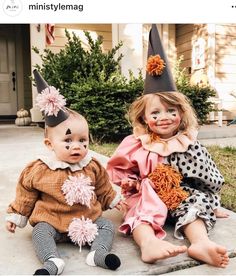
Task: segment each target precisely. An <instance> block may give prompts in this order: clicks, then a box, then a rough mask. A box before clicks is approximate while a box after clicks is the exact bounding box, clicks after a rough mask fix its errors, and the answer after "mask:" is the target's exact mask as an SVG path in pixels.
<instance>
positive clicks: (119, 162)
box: [107, 135, 163, 185]
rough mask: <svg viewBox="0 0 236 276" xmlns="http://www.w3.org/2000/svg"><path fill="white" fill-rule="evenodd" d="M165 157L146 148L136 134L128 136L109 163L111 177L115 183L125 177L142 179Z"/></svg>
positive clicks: (108, 169) (108, 168) (118, 182)
mask: <svg viewBox="0 0 236 276" xmlns="http://www.w3.org/2000/svg"><path fill="white" fill-rule="evenodd" d="M162 161H163V157H161V156H159V155H158V154H157V153H154V152H151V151H149V150H145V149H144V148H143V147H142V144H141V141H140V140H139V139H136V138H135V137H134V135H130V136H127V137H126V138H125V139H124V140H123V141H122V142H121V144H120V145H119V146H118V148H117V149H116V151H115V153H114V155H113V156H112V157H111V158H110V160H109V161H108V164H107V171H108V174H109V177H110V179H111V180H112V181H113V182H114V183H115V184H118V185H119V184H120V181H121V180H122V179H125V178H132V179H137V180H140V181H141V180H142V179H143V178H145V177H147V176H148V174H149V173H151V172H152V171H153V170H154V169H155V168H156V166H157V164H158V163H160V162H161V163H162Z"/></svg>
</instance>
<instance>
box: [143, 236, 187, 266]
mask: <svg viewBox="0 0 236 276" xmlns="http://www.w3.org/2000/svg"><path fill="white" fill-rule="evenodd" d="M186 251H187V247H186V246H185V245H183V246H179V245H174V244H171V243H169V242H167V241H163V240H159V239H157V238H155V239H151V240H149V241H146V242H145V243H143V245H142V246H141V253H142V256H141V259H142V261H143V262H145V263H154V262H156V261H157V260H161V259H166V258H170V257H174V256H176V255H178V254H181V253H184V252H186Z"/></svg>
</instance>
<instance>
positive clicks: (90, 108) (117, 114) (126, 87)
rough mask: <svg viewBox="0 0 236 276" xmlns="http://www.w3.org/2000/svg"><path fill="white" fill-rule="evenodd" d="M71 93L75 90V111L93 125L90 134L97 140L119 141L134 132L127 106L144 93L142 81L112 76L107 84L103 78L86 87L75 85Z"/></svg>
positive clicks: (86, 84)
mask: <svg viewBox="0 0 236 276" xmlns="http://www.w3.org/2000/svg"><path fill="white" fill-rule="evenodd" d="M71 89H72V91H76V97H75V98H74V103H73V104H72V105H71V108H72V109H75V110H78V111H79V112H80V113H81V114H84V115H85V116H86V118H87V120H88V121H89V122H91V124H90V131H91V133H92V135H93V137H94V138H95V139H96V140H103V141H118V140H120V139H122V138H124V137H125V136H126V135H128V134H130V133H131V127H130V125H129V123H128V121H127V120H126V118H125V114H126V113H127V109H128V105H129V104H130V103H131V102H133V101H134V99H135V98H136V97H137V96H139V95H140V94H141V91H142V90H143V79H142V76H141V73H140V76H139V78H134V77H133V76H132V74H131V73H130V80H129V81H128V80H127V79H126V78H125V77H123V76H121V75H120V73H117V74H113V75H111V77H110V78H109V79H108V80H107V81H105V80H104V78H102V76H101V78H100V80H99V81H97V80H94V79H89V80H87V82H86V83H84V84H83V85H81V84H73V85H72V87H71Z"/></svg>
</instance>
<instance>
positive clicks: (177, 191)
mask: <svg viewBox="0 0 236 276" xmlns="http://www.w3.org/2000/svg"><path fill="white" fill-rule="evenodd" d="M148 178H149V179H150V180H151V181H152V183H153V184H154V190H155V191H156V193H157V194H158V196H159V197H160V199H161V200H162V201H163V202H164V203H165V204H166V206H167V208H168V210H174V209H176V208H177V207H178V205H179V204H180V203H181V202H182V201H183V200H185V199H186V198H187V197H188V196H189V194H188V192H186V191H184V190H183V189H182V188H181V187H180V182H181V179H182V175H181V174H180V173H179V172H177V171H176V170H174V169H173V168H172V167H171V166H170V165H166V164H159V165H158V166H157V167H156V169H155V170H154V171H153V172H152V173H151V174H149V176H148Z"/></svg>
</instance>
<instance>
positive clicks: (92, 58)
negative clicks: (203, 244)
mask: <svg viewBox="0 0 236 276" xmlns="http://www.w3.org/2000/svg"><path fill="white" fill-rule="evenodd" d="M84 33H85V36H86V39H87V42H88V50H85V49H84V48H83V47H82V42H81V40H80V38H79V37H78V36H76V35H75V34H74V33H73V35H72V36H71V35H70V34H69V32H68V31H66V37H67V40H68V41H67V43H66V45H65V48H64V49H62V50H60V52H59V53H56V54H54V53H52V51H50V50H49V49H45V50H44V52H43V54H40V53H39V51H38V49H37V48H33V50H34V51H35V52H36V53H38V54H39V55H40V57H41V59H42V67H40V66H39V65H37V66H36V68H37V69H38V70H39V71H40V72H41V74H42V75H43V77H44V78H45V80H47V82H48V83H49V84H50V85H53V86H55V87H56V88H57V89H59V90H60V92H61V93H62V94H63V95H64V96H65V98H66V100H67V106H68V107H70V108H72V109H74V110H77V111H78V112H79V113H81V114H82V115H84V116H85V117H86V119H87V120H88V123H89V127H90V133H91V137H92V139H93V140H95V141H101V140H103V141H117V140H119V139H121V138H123V137H124V136H126V135H128V134H129V133H130V132H131V128H130V126H129V123H128V121H127V120H126V119H125V114H126V111H127V107H128V105H129V104H130V103H131V102H132V101H133V100H134V99H135V98H136V97H137V96H138V95H140V93H141V91H143V78H142V75H141V73H139V76H138V77H137V78H135V77H134V76H133V74H132V72H130V79H129V80H127V79H126V78H125V77H124V76H122V74H121V73H120V67H119V61H120V60H121V59H122V57H123V56H122V55H119V56H118V57H117V58H115V56H116V55H117V51H118V50H119V49H120V47H121V46H122V42H120V43H118V45H117V46H115V47H114V48H112V49H111V50H110V51H108V53H104V52H103V51H102V43H103V39H102V37H100V36H99V37H98V38H97V39H96V40H95V41H94V40H93V39H92V38H91V35H90V33H89V32H87V31H85V32H84Z"/></svg>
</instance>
